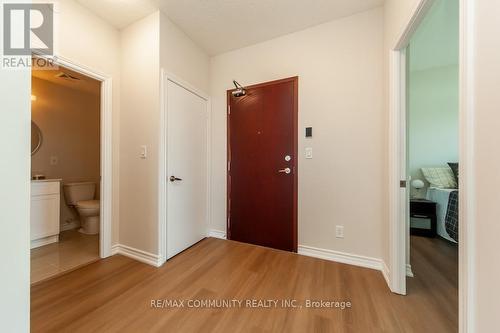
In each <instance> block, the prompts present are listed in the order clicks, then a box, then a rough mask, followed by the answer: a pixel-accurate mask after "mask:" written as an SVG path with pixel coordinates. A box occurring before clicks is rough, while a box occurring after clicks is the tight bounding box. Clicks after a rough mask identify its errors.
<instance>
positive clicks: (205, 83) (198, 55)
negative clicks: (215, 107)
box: [160, 13, 210, 93]
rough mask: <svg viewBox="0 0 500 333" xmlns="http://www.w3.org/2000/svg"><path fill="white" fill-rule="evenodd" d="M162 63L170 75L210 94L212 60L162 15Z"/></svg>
mask: <svg viewBox="0 0 500 333" xmlns="http://www.w3.org/2000/svg"><path fill="white" fill-rule="evenodd" d="M160 34H161V43H160V63H161V67H162V68H164V69H165V70H166V71H168V72H169V73H170V74H174V75H175V76H177V77H179V78H181V79H182V80H184V81H186V82H188V83H190V84H191V85H192V86H194V87H196V88H197V89H200V90H202V91H204V92H207V93H208V90H209V68H210V58H209V56H208V55H207V54H206V53H205V51H203V50H202V49H201V48H200V47H199V46H198V45H196V44H195V43H194V42H193V41H192V40H191V39H190V38H189V37H188V36H187V35H186V34H185V33H184V32H183V31H182V30H180V29H179V28H178V27H177V26H176V25H175V24H173V23H172V21H170V20H169V19H168V17H167V16H166V15H165V14H163V13H161V14H160Z"/></svg>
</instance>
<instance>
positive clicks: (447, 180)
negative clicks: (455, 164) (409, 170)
mask: <svg viewBox="0 0 500 333" xmlns="http://www.w3.org/2000/svg"><path fill="white" fill-rule="evenodd" d="M422 173H423V174H424V177H425V179H426V180H427V181H428V182H429V183H430V184H431V186H432V187H437V188H457V181H456V180H455V175H453V171H452V170H451V168H450V167H441V168H422Z"/></svg>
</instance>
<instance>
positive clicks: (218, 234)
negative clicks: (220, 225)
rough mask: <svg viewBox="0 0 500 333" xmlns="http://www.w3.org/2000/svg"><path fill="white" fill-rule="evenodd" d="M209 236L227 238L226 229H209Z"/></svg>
mask: <svg viewBox="0 0 500 333" xmlns="http://www.w3.org/2000/svg"><path fill="white" fill-rule="evenodd" d="M208 237H213V238H219V239H227V237H226V232H225V231H220V230H214V229H211V230H209V231H208Z"/></svg>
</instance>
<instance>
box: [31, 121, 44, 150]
mask: <svg viewBox="0 0 500 333" xmlns="http://www.w3.org/2000/svg"><path fill="white" fill-rule="evenodd" d="M42 140H43V137H42V131H41V130H40V128H39V127H38V125H37V124H35V123H34V122H33V121H32V122H31V155H34V154H36V152H37V151H38V150H40V147H41V146H42Z"/></svg>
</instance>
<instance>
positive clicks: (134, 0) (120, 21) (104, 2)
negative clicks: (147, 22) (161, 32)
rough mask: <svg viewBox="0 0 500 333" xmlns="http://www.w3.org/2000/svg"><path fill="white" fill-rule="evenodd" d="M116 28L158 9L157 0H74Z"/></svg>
mask: <svg viewBox="0 0 500 333" xmlns="http://www.w3.org/2000/svg"><path fill="white" fill-rule="evenodd" d="M76 2H78V3H80V4H81V5H83V6H84V7H87V8H88V9H90V10H91V11H93V12H94V13H95V14H97V15H98V16H100V17H101V18H103V19H104V20H106V21H108V22H109V23H111V24H112V25H113V26H115V27H116V28H118V29H123V28H125V27H126V26H128V25H129V24H131V23H133V22H135V21H137V20H139V19H141V18H143V17H146V16H148V15H149V14H152V13H154V12H155V11H157V10H158V8H159V7H158V2H159V1H158V0H76Z"/></svg>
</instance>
